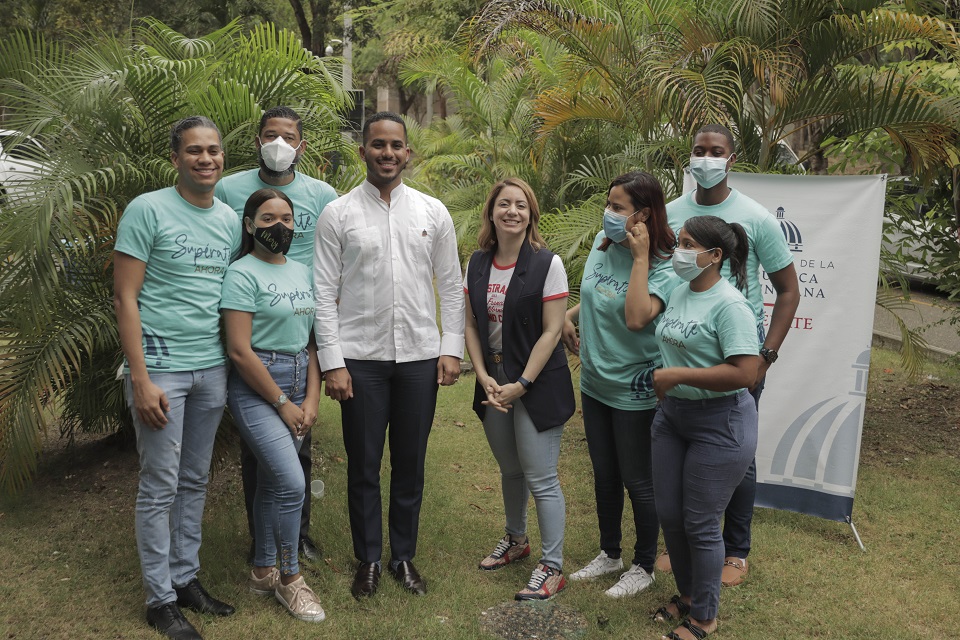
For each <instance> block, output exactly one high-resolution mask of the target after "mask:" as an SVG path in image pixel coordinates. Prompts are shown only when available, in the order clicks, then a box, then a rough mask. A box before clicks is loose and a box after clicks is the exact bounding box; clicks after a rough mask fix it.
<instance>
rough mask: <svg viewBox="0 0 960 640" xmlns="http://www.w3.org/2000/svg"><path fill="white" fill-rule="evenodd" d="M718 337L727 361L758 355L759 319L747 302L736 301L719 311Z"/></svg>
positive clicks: (723, 306)
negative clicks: (734, 357) (731, 358)
mask: <svg viewBox="0 0 960 640" xmlns="http://www.w3.org/2000/svg"><path fill="white" fill-rule="evenodd" d="M716 322H717V337H718V338H719V340H720V349H721V350H722V351H723V358H724V360H726V359H727V358H729V357H731V356H741V355H753V356H755V355H758V354H759V353H760V346H759V343H758V341H757V318H756V316H755V315H754V313H753V310H752V309H751V308H750V305H749V304H748V303H747V302H746V300H736V301H733V302H732V303H731V304H725V305H722V306H721V307H720V308H719V309H717V320H716Z"/></svg>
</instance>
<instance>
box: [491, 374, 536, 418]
mask: <svg viewBox="0 0 960 640" xmlns="http://www.w3.org/2000/svg"><path fill="white" fill-rule="evenodd" d="M480 385H481V386H482V387H483V390H484V392H485V393H486V394H487V399H486V400H484V401H483V402H481V403H480V404H484V405H486V406H488V407H493V408H494V409H496V410H497V411H502V412H503V413H507V412H508V411H510V409H512V408H513V401H514V400H516V399H517V398H519V397H520V396H522V395H524V394H525V393H526V392H527V390H526V389H525V388H524V387H523V385H522V384H520V383H519V382H508V383H507V384H504V385H501V384H499V383H497V381H496V380H494V379H493V378H492V377H490V376H485V378H484V379H483V380H481V381H480Z"/></svg>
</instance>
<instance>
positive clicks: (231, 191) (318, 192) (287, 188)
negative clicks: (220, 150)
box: [214, 169, 337, 270]
mask: <svg viewBox="0 0 960 640" xmlns="http://www.w3.org/2000/svg"><path fill="white" fill-rule="evenodd" d="M267 188H269V189H276V190H277V191H282V192H283V193H284V194H286V196H287V197H288V198H290V202H292V203H293V242H292V243H291V244H290V251H288V252H287V257H288V258H291V259H293V260H296V261H297V262H299V263H300V264H305V265H307V268H309V269H311V270H312V269H313V234H314V232H315V231H316V229H317V219H318V218H319V217H320V213H321V212H323V208H324V207H326V206H327V205H328V204H329V203H331V202H333V201H334V200H336V199H337V192H336V191H335V190H334V188H333V187H331V186H330V185H328V184H327V183H326V182H323V181H322V180H317V179H316V178H311V177H310V176H308V175H304V174H302V173H300V172H299V171H297V172H295V173H294V174H293V182H291V183H290V184H287V185H284V186H282V187H275V186H273V185H271V184H267V183H266V182H264V181H263V180H261V179H260V170H259V169H250V170H249V171H241V172H240V173H234V174H233V175H229V176H227V177H225V178H224V179H223V180H221V181H220V182H218V183H217V188H216V190H215V191H214V195H215V196H216V197H217V198H219V199H220V200H222V201H223V202H225V203H227V204H228V205H230V207H231V208H232V209H233V210H234V211H236V212H237V215H238V216H240V217H241V218H243V205H245V204H246V203H247V198H249V197H250V194H251V193H253V192H254V191H258V190H260V189H267Z"/></svg>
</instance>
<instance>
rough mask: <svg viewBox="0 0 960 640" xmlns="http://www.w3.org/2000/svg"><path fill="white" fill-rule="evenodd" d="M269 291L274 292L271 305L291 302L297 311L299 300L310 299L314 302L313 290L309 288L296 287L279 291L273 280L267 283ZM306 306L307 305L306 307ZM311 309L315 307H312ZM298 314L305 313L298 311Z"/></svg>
mask: <svg viewBox="0 0 960 640" xmlns="http://www.w3.org/2000/svg"><path fill="white" fill-rule="evenodd" d="M267 291H269V292H270V293H272V294H273V298H271V300H270V306H271V307H275V306H277V305H278V304H280V303H281V302H283V301H287V302H289V303H290V308H291V309H293V310H294V311H297V305H296V303H297V302H300V301H302V300H309V301H310V302H313V291H311V290H309V289H294V290H293V291H277V284H276V283H275V282H271V283H270V284H268V285H267ZM304 308H306V307H304ZM310 308H311V310H312V309H313V307H310ZM296 315H303V314H302V313H297V314H296Z"/></svg>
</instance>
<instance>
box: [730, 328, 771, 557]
mask: <svg viewBox="0 0 960 640" xmlns="http://www.w3.org/2000/svg"><path fill="white" fill-rule="evenodd" d="M761 344H763V343H761ZM766 382H767V379H766V378H764V379H763V380H761V381H760V384H758V385H757V388H756V389H754V390H753V391H751V392H750V395H752V396H753V402H754V404H755V405H756V407H757V410H758V411H759V410H760V394H761V393H763V387H764V385H765V384H766ZM756 499H757V461H756V460H755V459H754V460H753V461H751V462H750V467H749V468H747V473H746V475H744V476H743V480H741V481H740V484H739V485H737V488H736V489H735V490H734V492H733V495H732V496H730V504H728V505H727V509H726V511H724V513H723V547H724V552H723V554H724V556H725V557H726V556H734V557H736V558H741V559H743V558H746V557H747V556H748V555H749V554H750V546H751V543H752V541H751V535H750V530H751V528H752V525H753V503H754V502H756Z"/></svg>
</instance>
